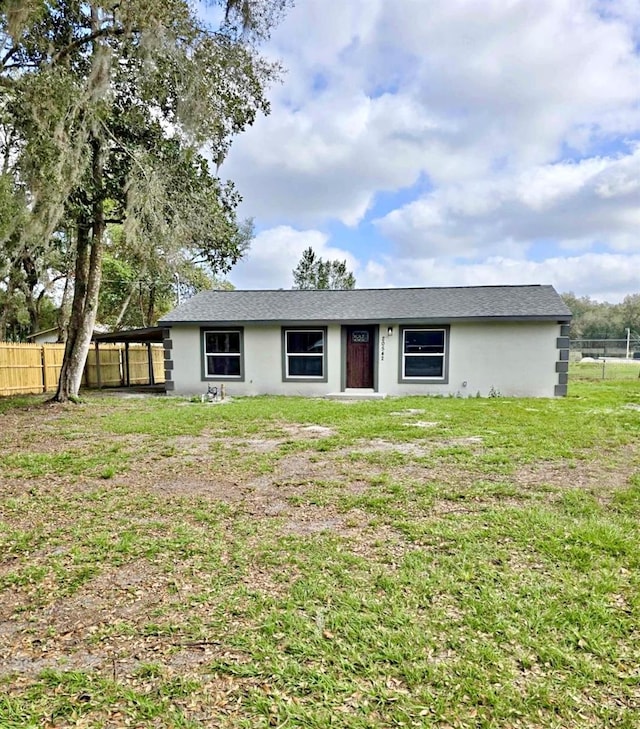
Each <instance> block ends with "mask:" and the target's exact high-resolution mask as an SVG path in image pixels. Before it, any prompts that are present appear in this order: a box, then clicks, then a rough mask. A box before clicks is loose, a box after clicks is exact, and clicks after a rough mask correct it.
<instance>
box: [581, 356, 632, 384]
mask: <svg viewBox="0 0 640 729" xmlns="http://www.w3.org/2000/svg"><path fill="white" fill-rule="evenodd" d="M637 379H640V359H623V360H620V359H605V358H604V357H603V358H602V359H588V360H586V361H585V360H584V359H583V360H581V361H580V362H570V363H569V380H570V381H574V382H575V381H576V380H637Z"/></svg>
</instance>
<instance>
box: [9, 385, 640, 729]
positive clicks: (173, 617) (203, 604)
mask: <svg viewBox="0 0 640 729" xmlns="http://www.w3.org/2000/svg"><path fill="white" fill-rule="evenodd" d="M32 402H33V401H31V400H29V399H27V400H26V403H32ZM0 430H1V432H2V440H1V441H0V443H1V448H0V493H1V495H0V519H1V522H0V555H1V557H0V559H1V561H0V637H1V639H0V646H1V647H0V726H2V727H16V728H17V727H20V728H22V727H40V726H49V727H68V726H84V727H104V726H126V725H131V726H138V727H157V726H171V727H205V726H206V727H270V726H283V727H284V726H305V727H326V726H337V727H345V728H353V729H364V728H365V727H371V728H373V727H380V726H417V727H423V726H441V727H505V726H509V727H542V726H544V727H598V726H616V727H629V728H631V727H636V726H637V716H638V711H639V710H640V672H639V671H638V665H640V647H639V646H640V633H639V631H638V625H640V619H639V618H640V614H639V613H640V597H639V596H640V589H639V588H640V584H639V577H638V575H639V574H640V570H639V568H640V564H639V563H640V550H639V549H638V547H639V536H640V528H639V526H638V525H639V523H640V522H639V517H640V468H639V463H640V450H638V435H639V433H640V382H633V381H627V382H613V381H606V380H605V381H604V382H598V383H579V384H574V385H572V386H571V396H570V397H569V398H566V399H558V400H526V399H522V400H511V399H502V398H492V399H488V400H476V399H469V400H462V399H457V398H407V399H402V400H386V401H375V402H360V403H356V404H350V405H345V404H344V403H339V402H333V401H321V400H303V399H286V398H252V399H240V400H237V401H235V402H233V403H231V404H229V405H226V406H222V407H220V406H209V405H203V404H201V403H191V402H187V401H185V400H180V399H174V398H148V399H118V398H116V397H112V396H97V395H96V396H89V397H88V398H87V399H86V400H85V402H84V404H83V405H80V406H65V407H61V406H50V405H48V406H42V407H38V406H33V405H31V406H29V407H25V401H23V402H20V403H17V404H16V406H15V407H5V408H4V409H3V410H2V414H1V415H0Z"/></svg>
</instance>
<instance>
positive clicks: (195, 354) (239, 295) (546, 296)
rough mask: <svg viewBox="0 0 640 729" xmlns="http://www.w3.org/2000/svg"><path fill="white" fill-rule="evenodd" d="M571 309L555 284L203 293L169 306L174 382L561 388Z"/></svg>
mask: <svg viewBox="0 0 640 729" xmlns="http://www.w3.org/2000/svg"><path fill="white" fill-rule="evenodd" d="M570 320H571V312H570V311H569V309H568V308H567V306H566V305H565V304H564V302H563V301H562V299H561V298H560V296H559V295H558V294H557V292H556V291H555V290H554V288H553V287H552V286H465V287H454V288H411V289H353V290H348V291H342V290H339V291H333V290H302V291H301V290H280V291H203V292H201V293H199V294H197V295H196V296H194V297H193V298H191V299H189V300H188V301H186V302H185V303H183V304H182V305H181V306H178V307H177V308H176V309H174V310H173V311H171V312H170V313H169V314H167V315H166V316H165V317H164V318H163V319H162V320H161V321H160V322H159V325H160V326H162V327H163V328H164V347H165V375H166V388H167V391H174V392H175V393H177V394H183V395H188V394H191V395H193V394H202V393H206V392H207V390H208V387H209V386H217V387H219V386H220V385H221V384H224V385H225V389H226V391H227V393H229V394H230V395H261V394H278V395H310V396H316V397H318V396H331V395H333V396H341V395H342V396H358V395H360V396H372V397H376V396H378V397H382V396H384V395H390V396H398V395H460V396H463V397H469V396H475V395H477V394H478V393H479V394H480V395H481V396H488V395H491V394H500V395H503V396H531V397H553V396H558V395H566V393H567V376H568V375H567V373H568V361H569V337H568V335H569V322H570Z"/></svg>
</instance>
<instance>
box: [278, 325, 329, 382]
mask: <svg viewBox="0 0 640 729" xmlns="http://www.w3.org/2000/svg"><path fill="white" fill-rule="evenodd" d="M283 337H284V376H285V379H287V380H289V379H306V380H308V379H313V380H316V379H317V380H322V379H324V378H325V353H326V330H325V329H285V330H284V332H283Z"/></svg>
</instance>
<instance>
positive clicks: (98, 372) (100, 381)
mask: <svg viewBox="0 0 640 729" xmlns="http://www.w3.org/2000/svg"><path fill="white" fill-rule="evenodd" d="M96 380H97V382H98V389H101V388H102V373H101V372H100V345H99V344H98V342H96Z"/></svg>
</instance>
